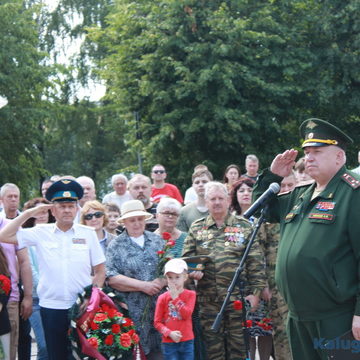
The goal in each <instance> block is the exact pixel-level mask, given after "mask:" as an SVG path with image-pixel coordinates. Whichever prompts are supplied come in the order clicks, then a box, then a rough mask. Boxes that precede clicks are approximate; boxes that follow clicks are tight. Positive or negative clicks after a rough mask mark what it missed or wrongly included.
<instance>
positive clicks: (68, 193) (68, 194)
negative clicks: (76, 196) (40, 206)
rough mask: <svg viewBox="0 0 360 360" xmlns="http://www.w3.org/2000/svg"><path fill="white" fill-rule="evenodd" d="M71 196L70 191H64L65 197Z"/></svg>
mask: <svg viewBox="0 0 360 360" xmlns="http://www.w3.org/2000/svg"><path fill="white" fill-rule="evenodd" d="M70 196H71V193H70V191H64V192H63V197H70Z"/></svg>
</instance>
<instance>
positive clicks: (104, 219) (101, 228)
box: [80, 200, 116, 254]
mask: <svg viewBox="0 0 360 360" xmlns="http://www.w3.org/2000/svg"><path fill="white" fill-rule="evenodd" d="M108 222H109V219H108V216H107V213H106V208H105V206H104V205H103V204H101V203H100V202H99V201H97V200H91V201H87V202H86V203H85V204H84V206H83V207H82V209H81V215H80V224H83V225H87V226H90V227H92V228H94V229H95V232H96V235H97V238H98V239H99V242H100V245H101V248H102V249H103V251H104V254H105V253H106V248H107V246H108V245H109V243H110V242H111V241H112V240H113V239H115V238H116V235H113V234H110V233H108V232H107V231H106V230H105V227H106V225H107V224H108Z"/></svg>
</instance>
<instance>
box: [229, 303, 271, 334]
mask: <svg viewBox="0 0 360 360" xmlns="http://www.w3.org/2000/svg"><path fill="white" fill-rule="evenodd" d="M233 308H234V309H235V310H242V309H243V303H242V302H241V301H240V300H235V301H234V302H233ZM245 308H246V313H247V319H246V321H244V322H243V327H244V328H248V329H250V333H255V334H256V335H259V334H258V331H259V330H262V331H263V332H262V334H263V335H265V334H269V335H271V334H272V328H273V327H272V319H270V318H269V317H267V316H266V315H267V306H266V304H265V302H264V301H261V302H260V305H259V308H258V309H257V310H256V311H255V312H250V306H249V305H247V304H246V305H245Z"/></svg>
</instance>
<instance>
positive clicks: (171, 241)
mask: <svg viewBox="0 0 360 360" xmlns="http://www.w3.org/2000/svg"><path fill="white" fill-rule="evenodd" d="M166 245H168V246H170V247H173V246H175V241H173V240H170V241H168V242H167V244H166Z"/></svg>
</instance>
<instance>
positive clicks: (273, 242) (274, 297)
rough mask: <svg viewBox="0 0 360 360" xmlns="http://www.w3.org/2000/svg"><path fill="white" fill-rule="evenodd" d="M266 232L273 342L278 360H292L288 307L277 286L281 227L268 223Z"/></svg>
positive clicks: (265, 245) (267, 273)
mask: <svg viewBox="0 0 360 360" xmlns="http://www.w3.org/2000/svg"><path fill="white" fill-rule="evenodd" d="M264 230H265V232H266V241H264V242H262V241H261V243H260V245H261V246H262V248H263V251H264V256H265V263H266V277H267V280H268V285H269V296H268V297H267V299H269V304H270V317H271V318H272V324H273V329H274V334H273V340H274V350H275V356H276V360H290V359H291V358H292V357H291V351H290V346H289V341H288V338H287V335H286V318H287V314H288V307H287V305H286V303H285V301H284V298H283V297H282V296H281V294H280V293H279V290H278V288H277V287H276V285H275V265H276V256H277V250H278V245H279V240H280V225H279V224H269V223H266V224H265V228H264ZM264 297H266V296H264Z"/></svg>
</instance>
